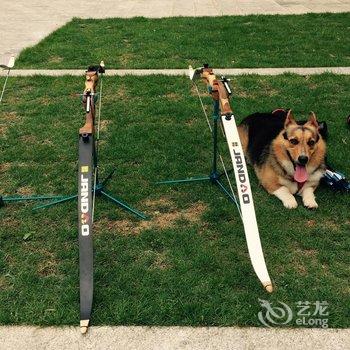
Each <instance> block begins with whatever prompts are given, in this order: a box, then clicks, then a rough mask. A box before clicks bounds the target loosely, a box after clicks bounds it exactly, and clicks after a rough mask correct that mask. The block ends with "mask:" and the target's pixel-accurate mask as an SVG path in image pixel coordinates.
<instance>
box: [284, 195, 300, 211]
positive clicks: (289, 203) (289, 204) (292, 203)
mask: <svg viewBox="0 0 350 350" xmlns="http://www.w3.org/2000/svg"><path fill="white" fill-rule="evenodd" d="M283 205H284V206H285V207H286V208H287V209H295V208H296V207H297V206H298V203H297V201H296V199H295V198H294V197H293V196H291V197H289V198H288V199H285V200H284V201H283Z"/></svg>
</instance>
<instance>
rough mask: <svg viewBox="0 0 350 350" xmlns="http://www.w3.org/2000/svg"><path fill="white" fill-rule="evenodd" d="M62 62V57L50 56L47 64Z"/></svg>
mask: <svg viewBox="0 0 350 350" xmlns="http://www.w3.org/2000/svg"><path fill="white" fill-rule="evenodd" d="M62 61H63V57H61V56H51V57H50V58H49V62H48V63H61V62H62Z"/></svg>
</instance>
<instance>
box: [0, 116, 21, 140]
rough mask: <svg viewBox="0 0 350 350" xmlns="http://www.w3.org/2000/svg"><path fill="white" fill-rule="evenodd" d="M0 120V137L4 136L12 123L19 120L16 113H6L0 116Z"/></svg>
mask: <svg viewBox="0 0 350 350" xmlns="http://www.w3.org/2000/svg"><path fill="white" fill-rule="evenodd" d="M0 120H1V124H0V135H5V133H6V132H7V129H8V127H9V126H10V125H12V124H14V123H17V122H19V121H20V120H21V118H20V117H19V116H18V115H17V113H16V112H7V113H1V114H0Z"/></svg>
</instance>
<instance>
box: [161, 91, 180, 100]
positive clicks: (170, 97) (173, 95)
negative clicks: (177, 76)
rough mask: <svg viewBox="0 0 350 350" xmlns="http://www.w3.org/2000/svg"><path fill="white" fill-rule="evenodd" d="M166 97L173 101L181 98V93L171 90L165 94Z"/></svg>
mask: <svg viewBox="0 0 350 350" xmlns="http://www.w3.org/2000/svg"><path fill="white" fill-rule="evenodd" d="M165 98H166V99H168V100H171V101H178V100H180V98H181V96H180V95H179V94H176V93H175V92H169V93H168V94H166V95H165Z"/></svg>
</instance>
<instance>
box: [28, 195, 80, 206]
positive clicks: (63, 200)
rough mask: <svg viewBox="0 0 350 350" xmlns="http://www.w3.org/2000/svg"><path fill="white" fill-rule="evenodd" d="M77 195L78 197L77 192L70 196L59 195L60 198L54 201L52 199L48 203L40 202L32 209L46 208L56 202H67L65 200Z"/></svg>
mask: <svg viewBox="0 0 350 350" xmlns="http://www.w3.org/2000/svg"><path fill="white" fill-rule="evenodd" d="M77 197H78V195H77V194H74V195H72V196H65V197H61V198H60V199H57V200H56V201H53V202H50V203H46V204H42V205H38V206H36V207H34V208H33V209H32V210H38V209H42V208H48V207H51V206H53V205H56V204H60V203H63V202H67V201H70V200H73V199H75V198H77Z"/></svg>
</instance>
